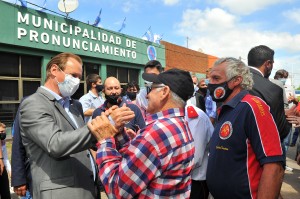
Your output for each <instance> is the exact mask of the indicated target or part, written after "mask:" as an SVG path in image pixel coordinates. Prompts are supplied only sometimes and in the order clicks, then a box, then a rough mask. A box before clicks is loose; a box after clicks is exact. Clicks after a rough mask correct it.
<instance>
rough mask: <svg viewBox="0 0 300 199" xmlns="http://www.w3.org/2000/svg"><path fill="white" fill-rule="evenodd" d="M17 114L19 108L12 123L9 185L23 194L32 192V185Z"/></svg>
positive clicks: (17, 192) (16, 191) (18, 193)
mask: <svg viewBox="0 0 300 199" xmlns="http://www.w3.org/2000/svg"><path fill="white" fill-rule="evenodd" d="M22 101H23V100H22ZM22 101H21V103H22ZM21 103H20V104H21ZM19 114H20V110H19V109H18V111H17V114H16V118H15V121H14V125H13V128H14V129H13V130H14V135H13V143H12V153H11V186H12V187H14V191H15V193H16V194H17V195H18V196H25V194H26V191H27V190H30V193H32V186H31V175H30V168H29V167H30V165H29V160H28V158H27V156H26V151H25V147H24V145H23V143H22V138H21V134H20V123H19Z"/></svg>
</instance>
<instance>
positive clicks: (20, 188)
mask: <svg viewBox="0 0 300 199" xmlns="http://www.w3.org/2000/svg"><path fill="white" fill-rule="evenodd" d="M26 190H27V186H26V184H24V185H20V186H17V187H14V192H15V193H16V194H17V195H18V196H25V195H26Z"/></svg>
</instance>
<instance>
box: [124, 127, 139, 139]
mask: <svg viewBox="0 0 300 199" xmlns="http://www.w3.org/2000/svg"><path fill="white" fill-rule="evenodd" d="M125 132H126V133H127V135H128V136H129V137H130V139H133V138H135V136H136V135H137V133H136V132H134V130H132V129H127V128H125Z"/></svg>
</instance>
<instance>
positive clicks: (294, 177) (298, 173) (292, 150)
mask: <svg viewBox="0 0 300 199" xmlns="http://www.w3.org/2000/svg"><path fill="white" fill-rule="evenodd" d="M295 154H296V147H289V149H288V152H287V159H286V160H287V166H289V167H291V168H293V171H285V176H284V180H283V184H282V188H281V195H282V198H283V199H299V198H300V166H299V165H297V163H296V162H295V160H294V158H295ZM17 198H18V197H17V196H16V195H15V194H12V199H17ZM101 198H102V199H107V196H106V195H105V193H103V192H102V193H101Z"/></svg>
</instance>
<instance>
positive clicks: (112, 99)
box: [105, 94, 122, 105]
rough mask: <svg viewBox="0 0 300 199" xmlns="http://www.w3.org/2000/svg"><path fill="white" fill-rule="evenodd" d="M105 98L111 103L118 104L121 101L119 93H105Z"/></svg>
mask: <svg viewBox="0 0 300 199" xmlns="http://www.w3.org/2000/svg"><path fill="white" fill-rule="evenodd" d="M105 98H106V100H107V101H108V103H110V104H111V105H119V104H120V103H121V102H122V98H121V96H120V95H106V94H105Z"/></svg>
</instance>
